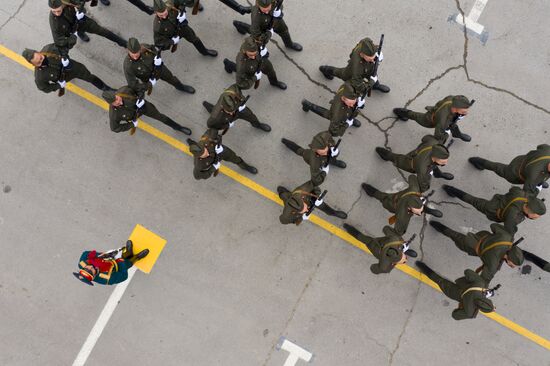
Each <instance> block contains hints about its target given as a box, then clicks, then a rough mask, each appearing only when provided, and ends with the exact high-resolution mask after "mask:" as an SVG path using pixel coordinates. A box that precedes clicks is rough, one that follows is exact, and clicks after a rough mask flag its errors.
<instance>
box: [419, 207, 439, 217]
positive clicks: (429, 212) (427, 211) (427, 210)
mask: <svg viewBox="0 0 550 366" xmlns="http://www.w3.org/2000/svg"><path fill="white" fill-rule="evenodd" d="M424 213H425V214H426V215H432V216H435V217H443V212H441V211H439V210H436V209H435V208H430V207H428V206H424Z"/></svg>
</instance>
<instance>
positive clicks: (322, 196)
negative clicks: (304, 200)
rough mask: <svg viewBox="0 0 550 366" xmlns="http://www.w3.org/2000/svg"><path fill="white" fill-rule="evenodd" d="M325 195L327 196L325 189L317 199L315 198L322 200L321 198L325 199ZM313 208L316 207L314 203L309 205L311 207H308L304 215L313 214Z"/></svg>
mask: <svg viewBox="0 0 550 366" xmlns="http://www.w3.org/2000/svg"><path fill="white" fill-rule="evenodd" d="M326 195H327V190H326V189H325V190H324V191H323V193H321V194H320V195H319V197H317V199H318V200H322V199H323V198H325V196H326ZM315 207H317V206H315V201H313V202H312V203H311V205H310V206H309V208H308V210H307V212H306V213H305V214H306V216H309V215H311V213H312V212H313V210H315Z"/></svg>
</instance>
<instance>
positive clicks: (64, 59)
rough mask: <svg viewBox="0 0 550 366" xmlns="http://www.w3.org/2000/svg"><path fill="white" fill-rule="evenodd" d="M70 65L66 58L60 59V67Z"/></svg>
mask: <svg viewBox="0 0 550 366" xmlns="http://www.w3.org/2000/svg"><path fill="white" fill-rule="evenodd" d="M70 63H71V61H70V60H69V59H68V58H64V57H63V58H61V65H63V67H67V66H69V64H70Z"/></svg>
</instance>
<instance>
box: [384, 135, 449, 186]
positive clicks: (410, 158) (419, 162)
mask: <svg viewBox="0 0 550 366" xmlns="http://www.w3.org/2000/svg"><path fill="white" fill-rule="evenodd" d="M376 152H377V153H378V155H380V157H381V158H382V160H386V161H391V162H392V163H393V165H395V166H396V167H397V168H399V169H402V170H404V171H406V172H409V173H414V174H416V176H417V177H418V184H419V185H420V192H426V191H427V190H428V189H430V183H431V179H432V175H433V176H434V177H436V178H444V179H447V180H452V179H453V178H454V176H453V175H452V174H450V173H443V172H442V171H441V170H440V169H439V167H440V166H445V165H446V164H447V162H448V161H449V149H447V147H445V145H443V144H440V143H439V141H438V140H437V139H436V138H435V137H434V136H432V135H426V136H424V137H423V138H422V142H421V143H420V145H418V147H417V148H416V149H414V150H413V151H411V152H409V153H408V154H407V155H402V154H395V153H393V152H391V151H390V150H388V149H385V148H383V147H377V148H376Z"/></svg>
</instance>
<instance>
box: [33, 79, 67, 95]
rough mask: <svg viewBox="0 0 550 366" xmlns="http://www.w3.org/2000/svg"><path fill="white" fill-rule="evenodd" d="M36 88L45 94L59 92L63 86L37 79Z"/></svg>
mask: <svg viewBox="0 0 550 366" xmlns="http://www.w3.org/2000/svg"><path fill="white" fill-rule="evenodd" d="M35 83H36V87H37V88H38V90H41V91H43V92H44V93H51V92H53V91H56V90H58V89H59V88H61V86H60V85H59V84H58V83H54V84H50V82H49V81H47V80H42V79H38V78H37V79H35Z"/></svg>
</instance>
